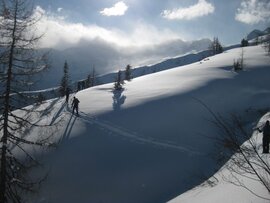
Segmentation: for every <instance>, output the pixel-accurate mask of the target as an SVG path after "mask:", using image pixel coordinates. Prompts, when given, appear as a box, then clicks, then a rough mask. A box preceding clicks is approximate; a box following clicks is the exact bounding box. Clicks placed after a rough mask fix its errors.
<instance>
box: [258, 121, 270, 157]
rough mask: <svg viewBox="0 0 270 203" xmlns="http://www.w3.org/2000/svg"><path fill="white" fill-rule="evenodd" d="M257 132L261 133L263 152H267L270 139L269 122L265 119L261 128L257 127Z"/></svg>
mask: <svg viewBox="0 0 270 203" xmlns="http://www.w3.org/2000/svg"><path fill="white" fill-rule="evenodd" d="M258 130H259V132H262V133H263V139H262V143H263V153H266V154H268V153H269V141H270V123H269V121H266V123H265V125H264V127H263V128H262V129H259V128H258Z"/></svg>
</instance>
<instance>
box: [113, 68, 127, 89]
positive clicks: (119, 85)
mask: <svg viewBox="0 0 270 203" xmlns="http://www.w3.org/2000/svg"><path fill="white" fill-rule="evenodd" d="M124 83H125V82H124V80H123V79H122V72H121V71H120V70H119V71H118V73H117V76H116V79H115V82H114V89H115V90H122V89H123V84H124Z"/></svg>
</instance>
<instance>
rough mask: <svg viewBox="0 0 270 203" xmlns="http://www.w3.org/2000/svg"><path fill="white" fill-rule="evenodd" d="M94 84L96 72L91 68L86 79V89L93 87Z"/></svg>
mask: <svg viewBox="0 0 270 203" xmlns="http://www.w3.org/2000/svg"><path fill="white" fill-rule="evenodd" d="M95 84H96V70H95V67H93V70H92V73H90V74H89V75H88V76H87V78H86V87H93V86H95Z"/></svg>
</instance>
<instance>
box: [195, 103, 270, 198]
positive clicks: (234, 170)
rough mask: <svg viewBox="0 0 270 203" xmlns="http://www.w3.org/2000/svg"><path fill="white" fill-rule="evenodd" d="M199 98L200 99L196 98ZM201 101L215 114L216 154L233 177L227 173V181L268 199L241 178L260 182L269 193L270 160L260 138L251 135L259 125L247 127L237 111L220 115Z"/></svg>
mask: <svg viewBox="0 0 270 203" xmlns="http://www.w3.org/2000/svg"><path fill="white" fill-rule="evenodd" d="M196 100H197V99H196ZM197 101H199V102H200V103H201V104H202V105H203V106H204V107H205V108H206V109H207V110H208V112H209V113H210V114H211V115H212V117H213V120H212V122H213V124H214V126H216V127H218V129H219V134H218V135H217V136H215V137H211V139H215V141H216V143H217V147H218V150H219V151H220V153H215V158H216V159H217V160H218V162H221V163H222V164H224V162H225V161H227V160H229V161H228V162H227V163H226V164H225V166H224V167H225V168H226V169H228V171H229V172H230V174H231V176H229V177H228V176H224V179H225V180H226V181H227V182H230V183H232V184H234V185H237V186H240V187H243V188H245V189H247V190H248V191H249V192H251V193H252V194H254V195H256V196H258V197H260V198H262V199H266V200H270V197H263V196H260V195H259V194H257V193H256V191H255V190H254V188H250V187H249V185H247V184H245V183H244V182H243V181H242V179H241V178H240V177H244V178H248V179H251V180H253V181H257V182H259V183H260V184H261V185H262V186H263V187H264V188H265V189H266V191H268V193H269V194H270V162H269V160H268V158H266V157H265V156H264V155H263V154H262V153H260V152H259V148H260V147H259V145H258V140H257V139H258V137H256V136H252V132H253V131H254V130H256V128H253V129H252V128H248V127H247V126H245V122H244V120H243V119H242V118H241V117H240V116H237V115H236V114H231V117H230V118H228V119H226V118H225V117H223V116H221V115H220V114H217V113H215V112H214V111H212V110H211V109H210V108H209V107H208V106H207V105H206V104H204V103H203V102H202V101H200V100H197Z"/></svg>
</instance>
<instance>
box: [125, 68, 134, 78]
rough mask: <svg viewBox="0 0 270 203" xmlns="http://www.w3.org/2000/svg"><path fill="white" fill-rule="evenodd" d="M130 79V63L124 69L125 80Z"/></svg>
mask: <svg viewBox="0 0 270 203" xmlns="http://www.w3.org/2000/svg"><path fill="white" fill-rule="evenodd" d="M131 79H132V69H131V65H129V64H128V65H127V67H126V71H125V80H127V81H130V80H131Z"/></svg>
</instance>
